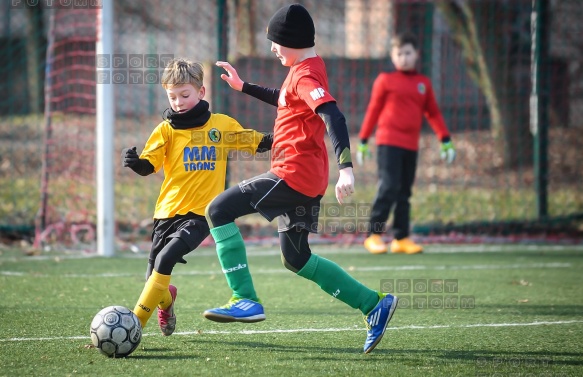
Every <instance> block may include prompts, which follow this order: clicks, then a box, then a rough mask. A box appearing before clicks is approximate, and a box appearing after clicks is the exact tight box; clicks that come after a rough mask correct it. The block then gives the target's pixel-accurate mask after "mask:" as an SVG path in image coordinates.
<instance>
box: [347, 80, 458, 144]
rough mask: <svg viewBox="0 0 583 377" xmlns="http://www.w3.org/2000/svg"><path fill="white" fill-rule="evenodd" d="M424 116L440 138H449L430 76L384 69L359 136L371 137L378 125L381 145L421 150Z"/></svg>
mask: <svg viewBox="0 0 583 377" xmlns="http://www.w3.org/2000/svg"><path fill="white" fill-rule="evenodd" d="M423 116H425V117H426V118H427V121H428V122H429V125H430V126H431V128H433V131H435V133H436V134H437V137H438V138H439V140H443V138H445V137H449V131H448V129H447V127H446V125H445V122H444V121H443V117H442V115H441V111H440V110H439V107H438V106H437V102H436V101H435V95H434V94H433V88H432V87H431V81H430V80H429V78H428V77H426V76H424V75H421V74H419V73H417V72H415V71H412V72H400V71H396V72H391V73H386V72H383V73H381V74H380V75H379V76H378V77H377V78H376V80H375V82H374V84H373V87H372V93H371V98H370V102H369V104H368V108H367V110H366V115H365V117H364V120H363V122H362V126H361V128H360V134H359V135H358V136H359V137H360V139H361V140H366V139H368V138H369V137H370V135H371V134H372V131H373V129H374V126H375V125H377V131H376V135H375V139H376V144H377V145H391V146H396V147H401V148H405V149H409V150H412V151H416V150H418V149H419V135H420V133H421V126H422V124H423V123H422V121H423Z"/></svg>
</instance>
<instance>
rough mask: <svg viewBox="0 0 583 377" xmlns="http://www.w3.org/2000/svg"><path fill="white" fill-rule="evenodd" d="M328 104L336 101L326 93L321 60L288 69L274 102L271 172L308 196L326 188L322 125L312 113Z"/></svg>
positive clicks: (326, 165)
mask: <svg viewBox="0 0 583 377" xmlns="http://www.w3.org/2000/svg"><path fill="white" fill-rule="evenodd" d="M331 101H336V100H335V99H334V97H332V96H331V95H330V94H329V93H328V76H327V74H326V66H325V65H324V61H323V60H322V58H320V57H319V56H316V57H313V58H308V59H306V60H303V61H302V62H300V63H298V64H296V65H294V66H292V67H290V70H289V73H288V75H287V77H286V78H285V81H284V82H283V85H282V86H281V89H280V93H279V100H278V101H277V102H278V103H277V118H276V119H275V126H274V129H273V147H272V158H271V172H272V173H273V174H275V175H277V176H278V177H279V178H281V179H283V180H284V181H285V182H286V183H287V184H288V185H289V186H290V187H291V188H293V189H294V190H296V191H298V192H300V193H302V194H304V195H307V196H310V197H315V196H318V195H324V193H325V192H326V188H327V187H328V151H327V149H326V144H325V143H324V135H325V133H326V125H325V124H324V121H323V120H322V118H320V116H319V115H317V114H316V113H315V112H314V111H315V110H316V108H317V107H318V106H320V105H322V104H323V103H326V102H331Z"/></svg>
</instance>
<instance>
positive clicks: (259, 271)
mask: <svg viewBox="0 0 583 377" xmlns="http://www.w3.org/2000/svg"><path fill="white" fill-rule="evenodd" d="M570 267H572V264H571V263H514V264H474V265H458V266H456V265H438V266H432V265H409V266H374V267H348V268H346V270H347V271H348V272H359V271H365V272H366V271H463V270H521V269H532V268H570ZM221 273H222V272H221V271H220V270H218V269H217V270H204V271H177V272H173V273H172V275H173V276H192V275H216V274H221ZM289 273H290V272H289V270H286V269H284V268H273V269H253V274H263V275H269V274H289ZM136 275H137V274H135V273H125V272H124V273H105V274H63V275H59V277H60V278H112V277H128V276H136ZM0 276H17V277H19V276H31V277H35V278H48V277H54V276H55V275H46V274H37V273H28V272H16V271H1V270H0Z"/></svg>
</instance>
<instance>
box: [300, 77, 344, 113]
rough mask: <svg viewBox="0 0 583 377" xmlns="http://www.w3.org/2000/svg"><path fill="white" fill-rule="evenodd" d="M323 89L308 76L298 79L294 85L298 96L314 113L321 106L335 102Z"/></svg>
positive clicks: (322, 86)
mask: <svg viewBox="0 0 583 377" xmlns="http://www.w3.org/2000/svg"><path fill="white" fill-rule="evenodd" d="M324 87H325V86H324V85H322V84H321V83H320V82H319V81H318V80H316V79H314V78H312V77H309V76H304V77H302V78H300V79H299V81H298V82H297V84H296V90H297V93H298V96H299V97H300V98H301V99H302V100H303V101H304V102H305V103H306V104H307V105H308V106H309V107H310V108H311V109H312V111H314V112H316V108H317V107H318V106H320V105H321V104H324V103H326V102H335V101H336V100H335V99H334V97H332V95H330V93H328V92H327V91H326V90H324Z"/></svg>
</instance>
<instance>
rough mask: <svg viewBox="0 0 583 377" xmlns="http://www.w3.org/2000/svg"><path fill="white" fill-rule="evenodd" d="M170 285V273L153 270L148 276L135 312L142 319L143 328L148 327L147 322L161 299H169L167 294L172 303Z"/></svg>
mask: <svg viewBox="0 0 583 377" xmlns="http://www.w3.org/2000/svg"><path fill="white" fill-rule="evenodd" d="M169 285H170V275H162V274H159V273H157V272H156V271H152V275H150V277H149V278H148V281H147V282H146V285H145V286H144V290H143V291H142V294H141V295H140V298H139V299H138V302H137V303H136V306H135V308H134V313H135V314H136V316H137V317H138V318H139V319H140V324H141V325H142V328H144V327H146V323H148V320H149V319H150V317H151V316H152V314H153V312H154V309H155V308H156V306H157V305H158V304H159V303H160V301H161V300H163V299H165V300H167V298H166V296H168V297H169V298H170V301H169V304H168V305H170V303H172V296H170V291H169V290H168V286H169Z"/></svg>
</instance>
